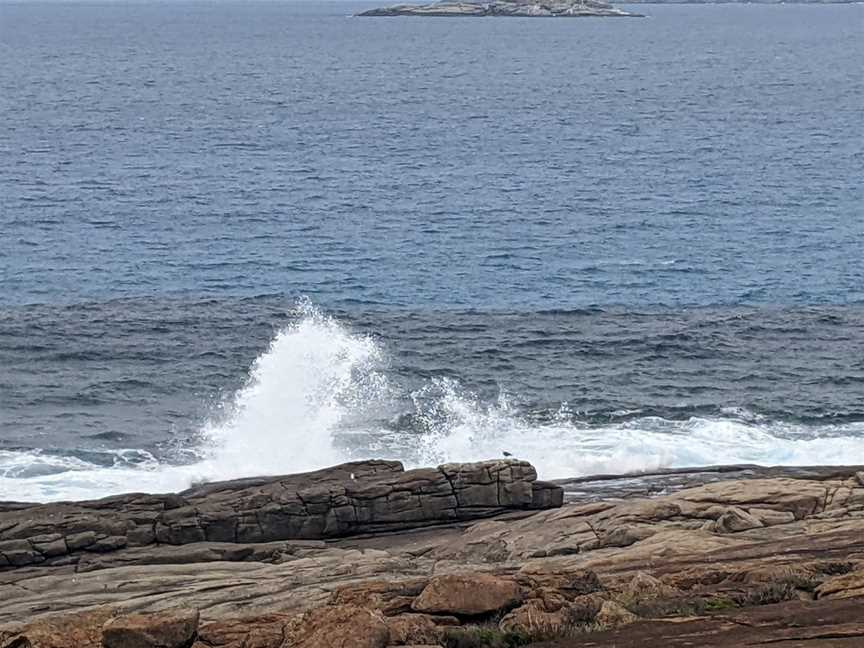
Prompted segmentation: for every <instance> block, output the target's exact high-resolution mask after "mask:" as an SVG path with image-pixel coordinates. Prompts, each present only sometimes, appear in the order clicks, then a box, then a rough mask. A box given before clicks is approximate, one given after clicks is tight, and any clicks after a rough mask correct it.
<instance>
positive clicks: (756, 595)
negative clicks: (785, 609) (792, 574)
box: [736, 581, 798, 607]
mask: <svg viewBox="0 0 864 648" xmlns="http://www.w3.org/2000/svg"><path fill="white" fill-rule="evenodd" d="M796 598H798V591H797V590H796V589H795V586H794V584H792V583H790V582H789V581H779V582H777V583H768V584H767V585H762V586H760V587H757V588H756V589H754V590H750V591H749V592H745V593H744V594H742V595H739V596H738V597H736V602H737V603H738V604H739V605H740V606H741V607H750V606H753V605H771V604H772V603H782V602H783V601H791V600H792V599H796Z"/></svg>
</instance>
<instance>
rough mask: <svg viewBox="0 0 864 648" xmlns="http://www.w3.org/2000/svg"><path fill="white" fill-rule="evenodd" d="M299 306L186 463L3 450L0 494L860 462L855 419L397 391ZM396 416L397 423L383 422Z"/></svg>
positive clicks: (131, 455)
mask: <svg viewBox="0 0 864 648" xmlns="http://www.w3.org/2000/svg"><path fill="white" fill-rule="evenodd" d="M299 309H300V316H299V317H298V318H297V320H296V321H295V322H294V323H293V324H292V325H291V326H288V327H287V328H285V329H284V330H281V331H279V332H278V333H277V334H276V336H275V337H274V338H273V340H272V341H271V343H270V345H269V347H268V348H267V349H266V350H265V351H264V352H263V353H261V355H260V356H259V357H258V358H257V359H256V360H255V362H254V364H253V365H252V367H251V369H250V371H249V375H248V378H247V380H246V383H245V384H244V386H243V387H242V388H241V389H240V390H239V391H238V392H237V393H236V394H234V395H233V397H232V398H230V399H228V400H227V401H226V402H225V403H223V404H222V405H221V406H220V408H219V411H217V412H215V413H214V414H213V416H212V417H211V420H210V421H209V422H208V423H207V424H206V425H204V426H203V428H202V429H201V431H200V435H199V440H198V443H197V444H196V445H195V446H194V448H192V450H191V452H192V455H191V456H192V460H189V459H188V455H187V459H186V460H183V461H180V460H175V461H170V460H168V459H166V458H159V459H157V458H156V457H155V456H154V455H152V454H150V453H148V452H145V451H142V450H135V449H130V450H121V451H112V452H104V453H100V457H99V459H98V460H96V459H94V457H93V454H94V453H92V452H91V453H82V454H80V455H77V456H76V455H75V454H70V453H64V454H52V453H50V452H47V451H39V450H25V451H20V450H3V451H0V500H18V501H51V500H63V499H88V498H96V497H103V496H106V495H111V494H116V493H120V492H128V491H144V492H165V491H175V490H181V489H183V488H185V487H188V486H189V485H190V484H191V483H193V482H200V481H203V480H218V479H230V478H235V477H243V476H250V475H262V474H284V473H291V472H301V471H306V470H311V469H315V468H321V467H325V466H328V465H333V464H336V463H339V462H342V461H348V460H355V459H361V458H369V457H373V456H374V457H379V458H393V459H399V460H402V461H403V462H405V464H406V465H407V466H418V465H430V464H437V463H442V462H447V461H475V460H482V459H489V458H493V457H498V456H501V455H502V453H503V452H507V453H510V454H512V455H514V456H516V457H519V458H522V459H526V460H529V461H531V462H532V463H533V464H534V465H535V466H536V467H537V469H538V471H539V473H540V475H541V476H542V477H543V478H546V479H554V478H565V477H573V476H577V475H584V474H592V473H622V472H632V471H640V470H653V469H657V468H663V467H681V466H697V465H709V464H731V463H757V464H766V465H816V464H850V463H864V422H857V423H844V424H840V425H818V426H814V425H800V424H799V425H795V424H787V423H781V422H775V421H770V420H765V419H762V418H760V417H758V416H754V415H751V414H749V413H748V412H746V411H743V410H738V409H735V408H731V409H727V410H724V414H723V416H721V417H717V418H708V417H692V418H689V419H686V420H668V419H664V418H659V417H651V416H642V417H637V418H630V419H628V420H626V421H620V422H616V423H612V424H608V425H597V424H589V423H586V422H582V421H579V420H578V417H576V416H574V415H573V413H572V412H571V411H570V409H569V408H568V406H567V405H566V404H562V405H561V406H560V408H559V409H558V411H557V412H555V413H554V415H548V416H546V417H545V418H544V419H542V420H537V418H536V417H534V416H532V415H530V414H529V413H527V412H524V411H520V409H519V408H518V407H517V406H515V405H513V404H512V402H511V399H509V398H508V397H507V395H505V394H502V395H500V396H499V398H498V399H497V400H496V401H494V402H484V401H483V400H481V399H480V398H478V397H477V396H475V395H474V394H472V393H471V392H470V391H468V390H466V389H465V388H464V387H463V386H462V385H461V384H460V383H459V382H458V381H456V380H454V379H450V378H440V377H439V378H431V379H429V380H428V381H427V382H426V384H424V385H423V386H422V387H421V388H420V389H416V390H413V391H408V390H405V389H403V388H401V387H400V385H398V384H395V383H394V382H392V380H391V379H390V378H389V377H388V376H389V373H388V371H387V368H388V355H387V353H386V350H385V348H384V347H383V346H382V345H381V344H380V343H379V342H377V341H376V340H374V339H373V338H372V337H370V336H369V335H366V334H360V333H356V332H353V331H351V330H350V329H349V328H348V327H346V326H345V325H343V324H342V323H340V322H338V321H337V320H335V319H334V318H332V317H328V316H326V315H324V314H323V313H321V312H320V311H319V310H317V309H316V308H315V307H313V306H312V305H311V304H309V303H308V302H303V303H301V304H300V307H299ZM406 410H407V411H406ZM395 412H398V416H397V415H395V414H394V413H395ZM406 418H407V419H408V420H410V421H411V423H410V425H407V426H405V425H394V423H393V421H394V420H396V419H398V420H405V419H406Z"/></svg>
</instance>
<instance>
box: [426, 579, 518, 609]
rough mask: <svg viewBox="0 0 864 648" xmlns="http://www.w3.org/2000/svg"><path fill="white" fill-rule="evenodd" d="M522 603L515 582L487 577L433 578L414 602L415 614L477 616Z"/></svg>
mask: <svg viewBox="0 0 864 648" xmlns="http://www.w3.org/2000/svg"><path fill="white" fill-rule="evenodd" d="M521 601H522V590H521V588H520V587H519V585H518V583H516V582H515V581H513V580H511V579H509V578H501V577H498V576H492V575H490V574H471V575H465V576H456V575H449V576H436V577H435V578H433V579H432V580H431V581H429V584H428V585H427V586H426V587H425V588H424V589H423V591H422V592H421V593H420V596H418V597H417V599H416V600H415V601H414V604H413V606H412V607H413V608H414V610H416V611H417V612H427V613H430V614H455V615H457V616H477V615H480V614H488V613H490V612H498V611H500V610H509V609H510V608H513V607H515V606H516V605H518V604H519V603H520V602H521Z"/></svg>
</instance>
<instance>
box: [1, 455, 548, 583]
mask: <svg viewBox="0 0 864 648" xmlns="http://www.w3.org/2000/svg"><path fill="white" fill-rule="evenodd" d="M562 493H563V491H562V489H561V487H559V486H556V485H554V484H548V483H545V482H538V481H537V473H536V472H535V470H534V468H533V467H532V466H531V465H530V464H528V463H526V462H520V461H512V460H507V461H492V462H486V463H478V464H448V465H444V466H439V467H438V468H426V469H419V470H409V471H405V470H404V469H403V468H402V464H400V463H398V462H392V461H365V462H357V463H352V464H344V465H342V466H337V467H335V468H330V469H326V470H320V471H317V472H313V473H307V474H303V475H290V476H285V477H269V478H259V479H245V480H237V481H232V482H221V483H214V484H207V485H204V486H199V487H197V488H192V489H189V490H187V491H184V492H182V493H180V494H177V495H173V494H172V495H143V494H131V495H123V496H119V497H109V498H106V499H102V500H97V501H92V502H77V503H60V504H45V505H41V506H26V507H25V506H20V505H16V506H10V505H7V506H6V507H4V509H5V510H3V509H0V569H2V568H3V567H20V566H24V565H37V564H42V563H45V564H55V565H56V564H65V563H67V562H78V561H80V560H81V559H82V556H87V557H88V558H87V559H85V560H86V561H87V562H92V558H90V556H92V555H93V554H107V553H111V552H115V551H117V550H120V549H125V548H137V547H149V546H153V545H157V544H159V545H187V544H192V543H204V542H209V543H231V544H233V545H236V544H238V543H239V544H249V543H258V544H260V543H271V542H274V541H281V540H302V539H322V538H333V537H338V536H345V535H350V534H359V533H373V532H381V531H393V530H398V529H407V528H415V527H420V526H424V525H434V524H441V523H446V522H454V521H459V520H473V519H477V518H482V517H488V516H491V515H495V514H497V513H502V512H504V511H507V510H512V509H522V510H530V509H535V508H547V507H554V506H560V505H561V502H562ZM196 550H197V549H196ZM232 550H233V551H234V552H235V553H234V554H232V555H230V556H228V555H227V554H226V553H225V552H226V551H232ZM268 550H273V551H276V552H277V553H278V552H279V551H281V550H282V549H280V548H279V547H277V546H272V547H260V546H259V547H258V548H256V549H253V550H252V551H251V552H246V551H244V550H243V549H239V548H234V549H229V548H226V549H224V550H221V549H219V548H217V547H215V546H214V545H211V546H210V547H209V548H208V551H209V552H210V553H211V555H212V557H213V558H214V559H216V560H218V559H220V557H219V554H220V552H221V553H222V556H221V559H225V558H226V557H227V558H228V559H229V560H231V559H235V560H245V559H249V558H251V557H252V556H254V555H255V552H256V551H258V552H260V551H265V552H266V551H268ZM285 551H287V552H289V553H290V548H285ZM149 555H150V554H149V553H146V552H145V553H142V552H140V551H139V552H138V553H137V556H136V555H130V554H127V557H128V558H129V560H131V561H135V560H137V561H138V562H139V564H140V563H142V562H147V563H152V562H158V560H150V559H149V558H148V556H149ZM161 555H162V557H163V560H165V561H176V560H177V558H176V555H177V554H176V553H175V554H174V556H175V558H171V557H170V552H164V551H163V552H161Z"/></svg>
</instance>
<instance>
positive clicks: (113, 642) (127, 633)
mask: <svg viewBox="0 0 864 648" xmlns="http://www.w3.org/2000/svg"><path fill="white" fill-rule="evenodd" d="M197 631H198V610H189V609H174V610H165V611H162V612H154V613H151V614H127V615H124V616H118V617H115V618H113V619H110V620H108V621H107V622H106V623H105V625H104V626H103V628H102V646H103V648H186V647H187V646H189V645H190V644H191V643H192V641H193V640H194V638H195V635H196V633H197Z"/></svg>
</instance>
